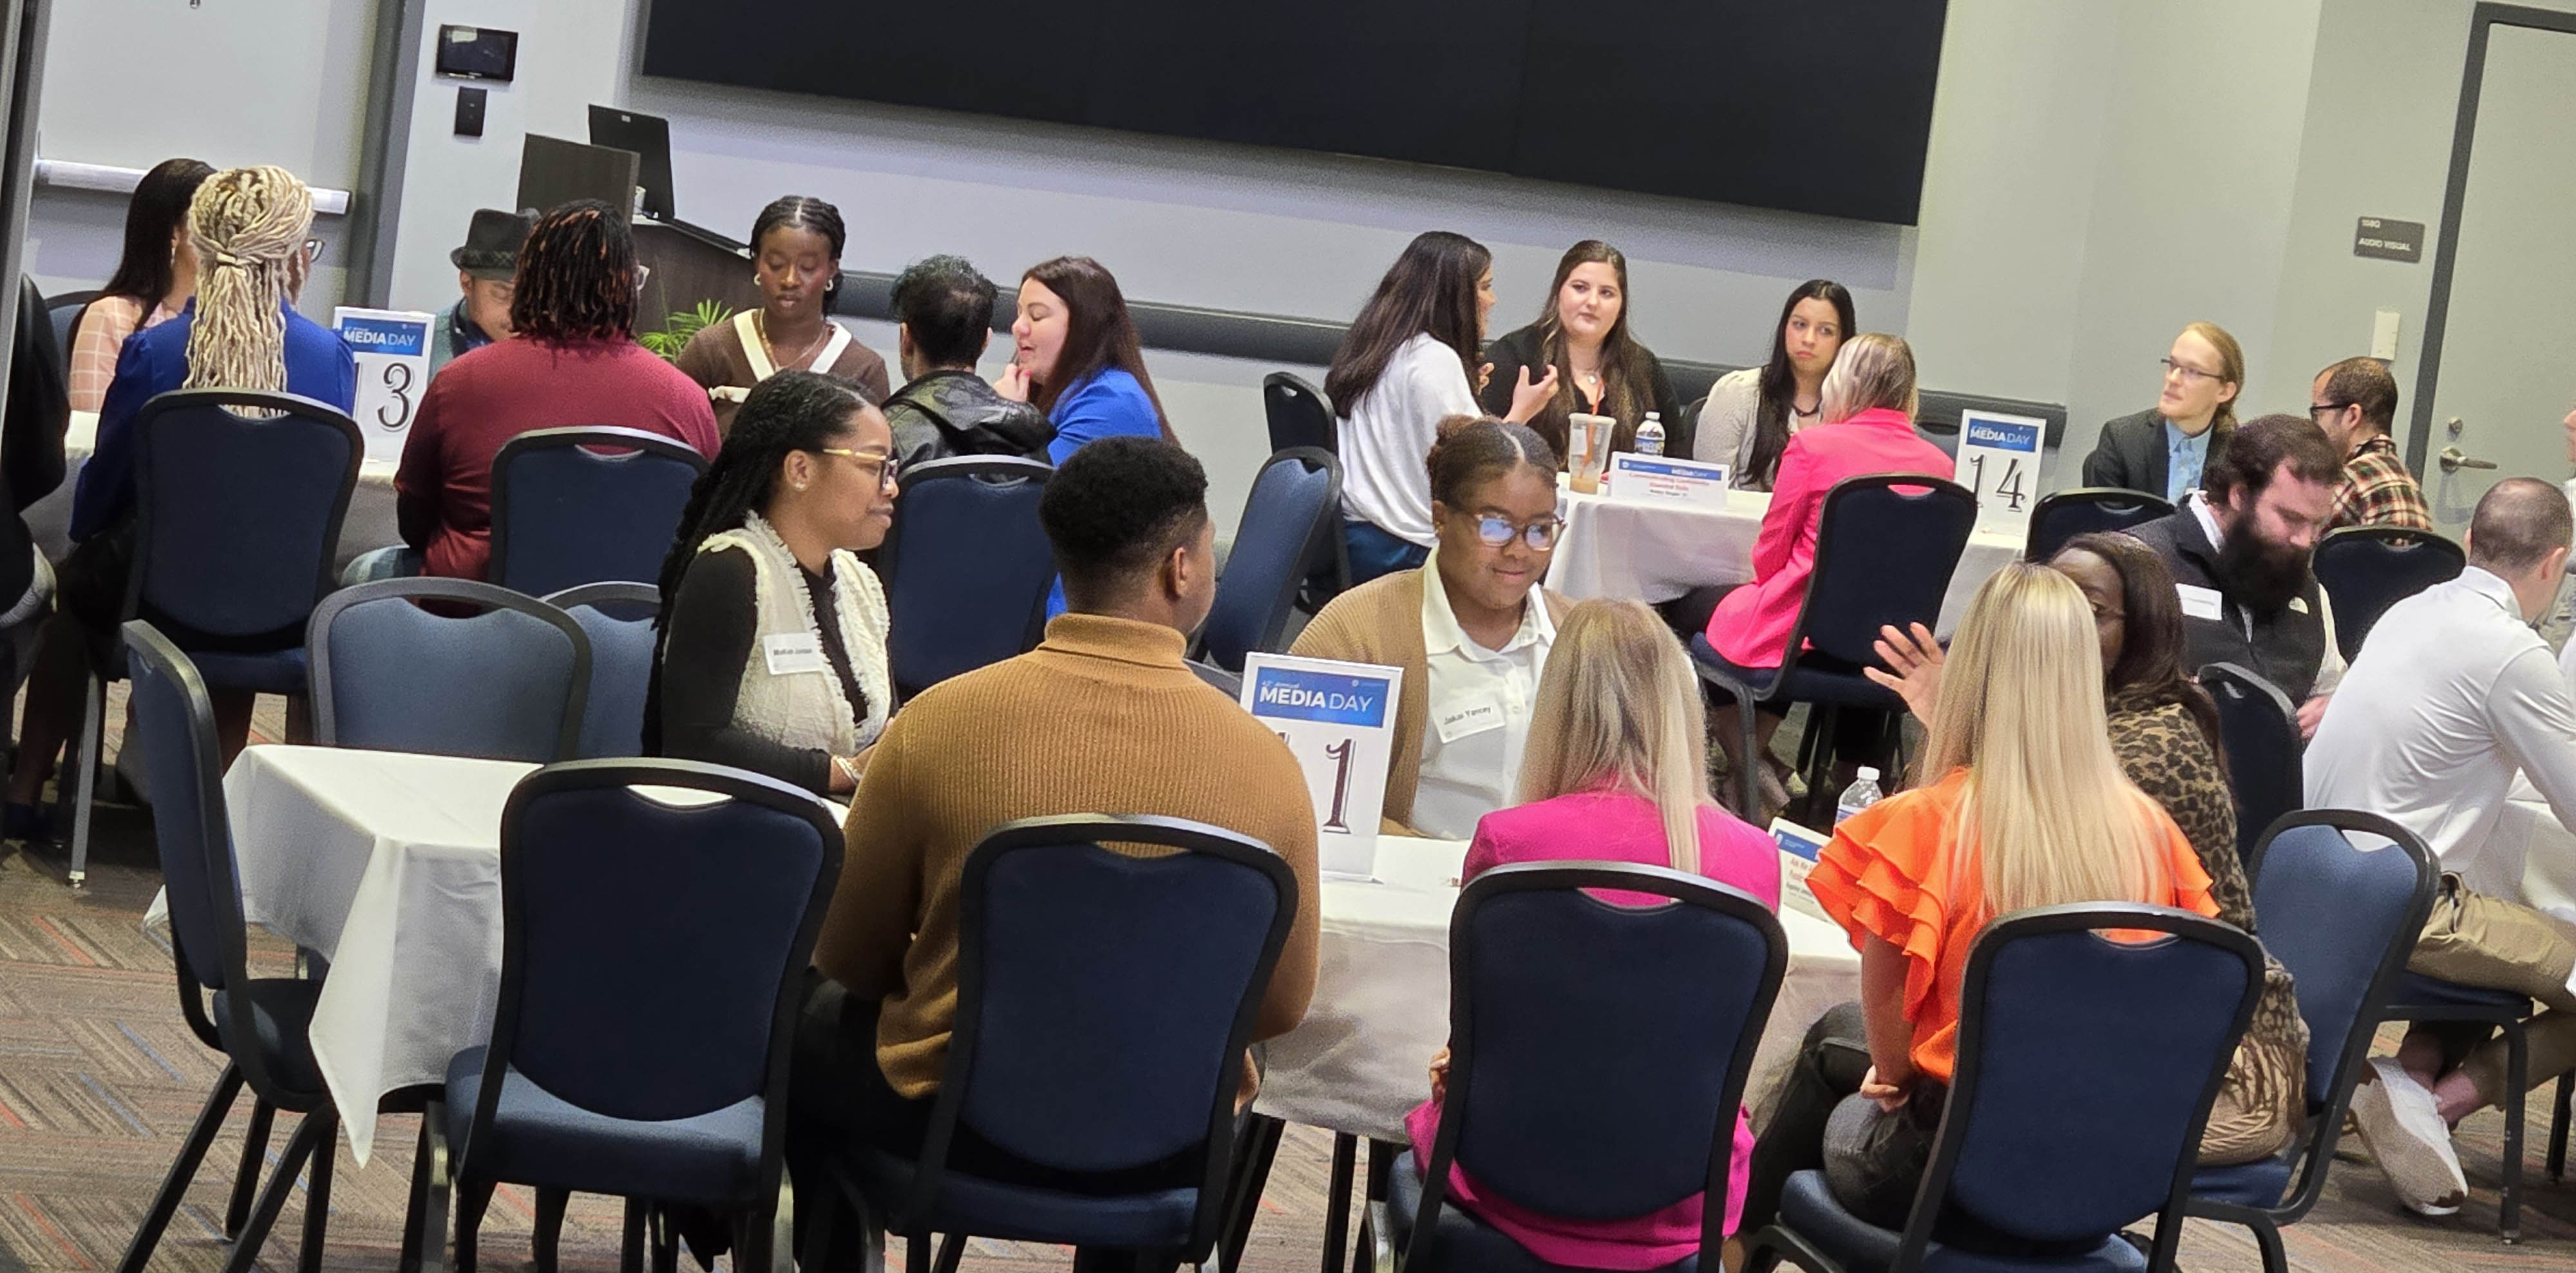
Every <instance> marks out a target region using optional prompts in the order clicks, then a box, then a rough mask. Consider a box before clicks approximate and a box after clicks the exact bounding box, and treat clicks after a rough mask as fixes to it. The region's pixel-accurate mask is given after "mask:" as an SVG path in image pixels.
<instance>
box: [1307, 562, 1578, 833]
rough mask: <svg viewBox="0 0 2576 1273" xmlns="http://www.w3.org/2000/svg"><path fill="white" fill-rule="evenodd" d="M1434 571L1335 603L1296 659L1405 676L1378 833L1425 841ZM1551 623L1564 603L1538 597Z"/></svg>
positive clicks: (1405, 574) (1366, 587)
mask: <svg viewBox="0 0 2576 1273" xmlns="http://www.w3.org/2000/svg"><path fill="white" fill-rule="evenodd" d="M1432 569H1433V567H1431V566H1429V565H1424V566H1421V567H1418V568H1416V569H1413V570H1406V571H1400V572H1398V573H1396V574H1392V575H1381V576H1379V577H1377V578H1375V579H1372V580H1370V581H1368V582H1367V583H1364V584H1361V585H1360V586H1359V587H1356V588H1353V589H1351V590H1350V591H1349V592H1345V593H1343V594H1342V595H1340V596H1338V597H1335V598H1333V599H1332V601H1331V602H1330V603H1329V604H1327V605H1326V606H1325V607H1324V612H1323V613H1322V614H1319V615H1316V616H1315V621H1314V622H1313V623H1310V624H1307V625H1306V630H1305V631H1304V632H1301V633H1299V634H1298V635H1297V644H1296V645H1295V646H1293V647H1291V648H1290V649H1289V651H1288V652H1289V653H1290V654H1295V655H1299V656H1301V657H1304V658H1310V659H1339V660H1341V661H1342V662H1345V663H1377V664H1381V665H1384V666H1387V667H1400V668H1403V669H1404V688H1403V689H1402V691H1400V692H1399V693H1398V694H1397V695H1396V702H1395V756H1394V759H1393V760H1391V761H1390V762H1388V765H1387V771H1386V805H1385V807H1384V809H1383V810H1382V814H1381V817H1380V820H1379V831H1380V832H1381V833H1382V834H1386V835H1418V834H1420V832H1417V831H1415V830H1414V829H1413V825H1412V824H1413V793H1414V790H1415V789H1416V788H1417V787H1419V786H1420V785H1421V782H1422V728H1423V721H1424V719H1425V718H1427V717H1428V716H1429V715H1430V714H1431V683H1430V682H1431V655H1430V652H1429V651H1428V650H1427V649H1426V648H1425V647H1424V644H1423V640H1422V589H1423V587H1424V582H1425V580H1427V579H1429V578H1430V575H1431V572H1432ZM1538 591H1539V596H1540V598H1541V599H1542V600H1543V601H1544V602H1545V603H1546V605H1547V617H1548V618H1549V619H1551V620H1554V621H1555V622H1558V623H1563V622H1564V621H1565V608H1566V606H1567V604H1568V603H1567V601H1566V599H1565V598H1563V597H1561V596H1558V595H1557V594H1555V593H1553V592H1550V591H1548V590H1547V589H1546V588H1541V589H1539V590H1538Z"/></svg>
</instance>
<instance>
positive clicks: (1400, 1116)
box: [1255, 838, 1860, 1141]
mask: <svg viewBox="0 0 2576 1273" xmlns="http://www.w3.org/2000/svg"><path fill="white" fill-rule="evenodd" d="M1466 857H1467V846H1466V845H1465V844H1464V843H1461V842H1459V841H1455V840H1411V839H1402V838H1384V839H1380V840H1379V841H1378V847H1377V879H1376V880H1374V881H1369V882H1359V881H1349V880H1326V881H1325V882H1324V914H1323V940H1322V942H1321V946H1320V949H1319V950H1318V951H1317V959H1316V973H1315V1001H1314V1005H1313V1006H1312V1007H1309V1008H1308V1009H1307V1010H1306V1020H1305V1023H1304V1024H1302V1025H1299V1026H1298V1027H1297V1028H1296V1029H1294V1030H1291V1031H1289V1032H1288V1033H1287V1034H1285V1035H1282V1036H1281V1037H1279V1038H1276V1039H1273V1040H1271V1041H1270V1046H1269V1066H1268V1069H1267V1071H1266V1073H1265V1075H1264V1077H1263V1080H1262V1085H1261V1099H1260V1101H1259V1102H1258V1103H1257V1104H1256V1105H1255V1108H1256V1109H1258V1110H1259V1111H1260V1112H1261V1113H1264V1114H1268V1115H1271V1116H1273V1117H1276V1118H1281V1119H1285V1120H1287V1121H1288V1122H1292V1123H1303V1124H1306V1125H1308V1126H1311V1127H1324V1128H1329V1129H1331V1130H1333V1131H1337V1132H1352V1133H1355V1134H1358V1135H1362V1136H1368V1137H1373V1138H1375V1139H1378V1140H1390V1141H1402V1140H1404V1139H1405V1132H1404V1116H1405V1115H1406V1114H1407V1113H1410V1112H1411V1111H1412V1109H1413V1107H1414V1106H1416V1105H1419V1104H1421V1103H1422V1102H1424V1101H1426V1100H1429V1099H1431V1078H1430V1064H1431V1055H1432V1054H1433V1053H1435V1052H1437V1051H1439V1050H1440V1049H1441V1048H1442V1047H1443V1046H1445V1045H1446V1044H1447V1043H1448V1041H1449V911H1450V909H1451V907H1453V906H1455V905H1456V904H1457V901H1458V888H1457V885H1456V884H1455V883H1453V881H1455V880H1456V879H1457V878H1458V870H1459V867H1460V866H1461V864H1463V863H1464V862H1465V860H1466ZM1780 926H1781V928H1783V929H1784V930H1786V931H1787V933H1788V936H1789V970H1788V974H1787V976H1786V977H1784V978H1783V979H1782V981H1781V983H1780V997H1779V1000H1778V1002H1777V1003H1776V1004H1774V1005H1773V1007H1772V1009H1771V1020H1770V1024H1769V1026H1768V1027H1767V1028H1765V1029H1764V1030H1763V1032H1762V1043H1761V1045H1760V1047H1759V1049H1758V1050H1757V1051H1756V1052H1755V1054H1754V1058H1753V1072H1752V1074H1751V1075H1750V1076H1749V1077H1748V1078H1747V1079H1746V1081H1745V1087H1744V1091H1745V1102H1746V1104H1747V1105H1751V1106H1755V1107H1756V1108H1757V1109H1758V1108H1764V1107H1765V1106H1766V1101H1767V1097H1768V1095H1769V1093H1770V1092H1771V1089H1772V1088H1773V1087H1774V1086H1775V1085H1776V1084H1777V1083H1778V1082H1779V1077H1780V1075H1781V1074H1782V1073H1783V1072H1784V1071H1785V1070H1787V1068H1788V1066H1789V1063H1790V1062H1791V1061H1792V1060H1793V1059H1795V1057H1796V1053H1797V1047H1798V1042H1799V1040H1801V1039H1803V1038H1804V1037H1806V1033H1807V1027H1809V1026H1811V1025H1813V1024H1815V1021H1816V1018H1818V1017H1820V1016H1823V1015H1824V1013H1825V1010H1826V1009H1828V1008H1831V1007H1833V1006H1834V1005H1835V1004H1838V1003H1842V1002H1844V1001H1846V1000H1851V999H1857V998H1859V997H1860V956H1859V954H1858V953H1856V952H1854V951H1853V950H1852V947H1851V941H1850V939H1849V938H1847V937H1845V936H1844V935H1843V933H1842V930H1840V929H1838V928H1835V927H1834V926H1833V925H1831V924H1828V923H1826V922H1824V921H1823V920H1820V919H1816V918H1814V917H1813V916H1810V915H1807V914H1804V913H1803V912H1799V911H1793V910H1786V909H1784V910H1782V911H1781V913H1780ZM1757 1121H1759V1120H1758V1119H1757Z"/></svg>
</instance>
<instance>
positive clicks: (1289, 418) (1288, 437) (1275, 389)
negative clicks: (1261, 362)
mask: <svg viewBox="0 0 2576 1273" xmlns="http://www.w3.org/2000/svg"><path fill="white" fill-rule="evenodd" d="M1261 411H1262V414H1263V415H1264V416H1266V417H1268V419H1269V422H1270V451H1271V453H1272V454H1273V455H1276V454H1278V453H1279V452H1281V451H1285V450H1289V449H1291V448H1293V447H1301V446H1311V447H1314V448H1316V449H1318V450H1322V451H1327V452H1331V453H1333V454H1337V455H1338V454H1340V452H1341V448H1340V447H1339V446H1338V445H1336V438H1335V435H1334V428H1333V404H1332V403H1330V402H1328V401H1326V400H1325V398H1324V391H1323V390H1321V389H1318V388H1316V387H1315V386H1314V385H1313V384H1311V383H1309V382H1308V381H1307V380H1306V379H1305V378H1304V377H1302V376H1297V375H1292V374H1290V373H1288V372H1285V371H1274V372H1271V373H1270V374H1269V375H1266V376H1263V377H1262V378H1261Z"/></svg>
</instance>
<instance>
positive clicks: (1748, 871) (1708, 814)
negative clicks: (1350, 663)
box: [1405, 600, 1780, 1270]
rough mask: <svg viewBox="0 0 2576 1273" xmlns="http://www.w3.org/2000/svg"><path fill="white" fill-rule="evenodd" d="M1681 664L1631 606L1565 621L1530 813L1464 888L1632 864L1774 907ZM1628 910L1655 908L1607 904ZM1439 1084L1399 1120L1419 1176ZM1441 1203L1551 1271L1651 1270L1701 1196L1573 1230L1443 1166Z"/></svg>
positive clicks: (1595, 608)
mask: <svg viewBox="0 0 2576 1273" xmlns="http://www.w3.org/2000/svg"><path fill="white" fill-rule="evenodd" d="M1693 679H1694V678H1693V675H1692V673H1691V669H1690V656H1689V655H1687V654H1685V653H1683V652H1682V647H1681V643H1680V642H1679V641H1677V640H1675V639H1674V637H1673V634H1672V631H1671V629H1669V628H1667V627H1665V626H1664V623H1663V621H1662V620H1661V619H1659V618H1657V617H1656V615H1655V612H1654V611H1652V610H1650V609H1647V608H1646V607H1645V606H1644V605H1643V604H1641V603H1639V602H1635V601H1608V600H1592V601H1585V602H1582V603H1580V604H1578V605H1576V606H1574V607H1573V608H1572V609H1571V610H1569V611H1567V612H1566V616H1565V618H1564V620H1563V622H1561V623H1560V624H1559V625H1558V626H1557V633H1556V645H1555V647H1554V649H1553V652H1552V653H1551V654H1550V655H1549V657H1548V660H1547V670H1546V671H1545V672H1544V673H1543V674H1541V676H1540V679H1539V688H1538V697H1537V700H1536V702H1535V704H1534V705H1533V706H1532V708H1531V713H1530V732H1529V742H1528V744H1527V746H1526V749H1525V751H1524V753H1523V757H1522V762H1521V772H1520V795H1521V798H1522V799H1523V800H1524V801H1526V802H1527V803H1524V804H1521V805H1517V806H1515V807H1513V808H1509V809H1503V810H1499V811H1497V812H1494V813H1489V814H1486V815H1485V817H1484V819H1483V820H1482V821H1480V822H1479V823H1478V824H1477V826H1476V838H1475V840H1474V842H1473V843H1472V844H1470V845H1469V847H1468V849H1467V866H1466V870H1465V872H1464V875H1465V878H1466V879H1470V880H1472V879H1474V878H1476V876H1478V875H1479V874H1482V873H1483V872H1485V871H1488V870H1491V869H1492V868H1494V867H1498V866H1509V865H1512V864H1514V863H1518V862H1551V861H1564V860H1567V859H1569V858H1578V859H1582V860H1587V861H1604V862H1637V863H1642V864H1645V865H1648V866H1670V867H1673V868H1675V869H1677V870H1683V871H1691V872H1695V873H1697V874H1700V875H1705V876H1707V877H1708V878H1710V879H1712V880H1715V881H1717V882H1718V883H1720V884H1725V885H1730V886H1732V887H1735V888H1739V889H1742V890H1744V891H1745V892H1747V893H1750V894H1752V895H1753V896H1755V897H1758V898H1760V899H1762V903H1763V905H1765V906H1768V907H1770V908H1771V909H1773V910H1775V911H1776V910H1778V909H1779V908H1780V851H1779V849H1778V848H1777V847H1775V846H1774V845H1773V843H1772V841H1771V837H1770V836H1768V835H1766V834H1764V833H1762V832H1760V831H1757V830H1755V829H1753V828H1752V827H1750V826H1747V825H1746V824H1745V823H1743V822H1742V821H1740V820H1738V819H1737V818H1736V817H1735V815H1733V814H1730V813H1728V812H1726V811H1725V810H1724V809H1721V808H1718V807H1717V806H1716V805H1715V804H1714V803H1711V802H1710V800H1709V797H1708V781H1707V774H1708V743H1707V734H1706V732H1705V729H1704V724H1705V720H1704V717H1703V716H1702V714H1701V710H1700V701H1699V695H1698V694H1697V693H1696V692H1694V690H1693ZM1603 900H1605V901H1610V902H1624V903H1629V904H1639V903H1650V902H1658V901H1661V900H1662V899H1660V898H1655V897H1650V896H1641V895H1637V894H1620V893H1616V892H1612V893H1607V894H1605V896H1604V898H1603ZM1448 1074H1449V1052H1448V1049H1446V1048H1443V1049H1441V1051H1440V1055H1438V1056H1437V1057H1434V1058H1433V1059H1432V1062H1431V1099H1430V1100H1429V1101H1427V1102H1425V1103H1424V1104H1423V1105H1422V1106H1421V1107H1419V1108H1417V1109H1415V1110H1414V1111H1413V1114H1412V1115H1411V1117H1409V1118H1407V1119H1406V1120H1405V1128H1406V1130H1407V1131H1409V1132H1411V1133H1412V1138H1413V1164H1414V1166H1413V1169H1414V1170H1416V1171H1420V1170H1422V1167H1423V1164H1425V1163H1428V1162H1429V1161H1430V1160H1431V1141H1432V1137H1433V1135H1434V1133H1436V1132H1437V1131H1438V1130H1439V1127H1440V1101H1441V1098H1442V1097H1443V1095H1445V1089H1446V1086H1447V1081H1448ZM1752 1153H1753V1131H1752V1128H1751V1126H1750V1125H1749V1124H1748V1123H1747V1122H1746V1121H1745V1118H1744V1113H1743V1111H1742V1110H1738V1111H1736V1115H1735V1147H1734V1152H1733V1154H1732V1155H1731V1159H1732V1161H1731V1163H1730V1164H1729V1172H1728V1177H1727V1179H1728V1184H1727V1190H1726V1199H1725V1206H1726V1228H1727V1231H1728V1232H1730V1233H1731V1232H1733V1231H1734V1229H1735V1218H1736V1216H1737V1215H1738V1214H1739V1213H1740V1212H1741V1211H1742V1210H1743V1206H1744V1184H1745V1172H1746V1165H1747V1164H1748V1163H1749V1162H1750V1161H1751V1155H1752ZM1449 1199H1450V1201H1451V1202H1453V1203H1455V1204H1457V1205H1458V1206H1460V1207H1462V1208H1464V1209H1466V1210H1467V1211H1469V1212H1472V1213H1474V1214H1475V1215H1476V1217H1477V1218H1479V1219H1481V1220H1483V1221H1484V1222H1485V1223H1487V1224H1489V1225H1491V1226H1493V1227H1494V1228H1495V1229H1498V1230H1500V1231H1502V1232H1503V1233H1505V1234H1507V1235H1509V1236H1510V1237H1511V1238H1512V1240H1514V1241H1516V1242H1518V1243H1520V1244H1521V1245H1522V1246H1523V1247H1525V1248H1527V1249H1528V1250H1529V1253H1530V1254H1532V1255H1534V1256H1537V1257H1538V1258H1539V1259H1541V1260H1544V1261H1546V1262H1548V1263H1550V1264H1561V1265H1572V1266H1575V1267H1579V1268H1591V1269H1621V1270H1628V1269H1655V1268H1661V1267H1663V1266H1665V1265H1667V1264H1671V1263H1673V1262H1674V1261H1676V1260H1679V1259H1682V1258H1684V1257H1686V1256H1689V1255H1692V1254H1694V1253H1696V1252H1697V1251H1698V1250H1699V1240H1700V1221H1701V1214H1702V1211H1703V1208H1704V1201H1703V1196H1700V1195H1694V1196H1692V1197H1690V1198H1687V1199H1684V1200H1683V1201H1681V1202H1677V1203H1675V1204H1673V1205H1672V1206H1669V1207H1666V1208H1664V1209H1663V1210H1661V1211H1658V1212H1656V1213H1654V1214H1652V1215H1645V1216H1637V1217H1633V1218H1630V1219H1625V1220H1571V1219H1566V1218H1563V1217H1559V1216H1547V1215H1540V1214H1538V1213H1536V1212H1532V1211H1529V1210H1527V1209H1524V1208H1521V1207H1516V1206H1513V1205H1512V1204H1511V1203H1509V1202H1506V1201H1504V1200H1503V1199H1500V1198H1497V1197H1494V1196H1492V1195H1491V1194H1490V1193H1487V1192H1485V1191H1483V1190H1481V1189H1479V1188H1478V1187H1477V1184H1476V1182H1475V1180H1474V1178H1472V1177H1470V1176H1469V1175H1468V1174H1467V1172H1466V1169H1465V1168H1463V1167H1458V1166H1455V1165H1452V1166H1451V1168H1450V1172H1449Z"/></svg>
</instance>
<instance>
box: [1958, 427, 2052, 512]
mask: <svg viewBox="0 0 2576 1273" xmlns="http://www.w3.org/2000/svg"><path fill="white" fill-rule="evenodd" d="M2047 437H2048V421H2046V420H2038V419H2033V418H2031V417H2029V416H2017V415H1989V414H1987V413H1986V412H1983V411H1963V412H1960V413H1959V466H1958V468H1957V469H1956V470H1955V471H1956V474H1957V477H1958V482H1959V485H1961V486H1964V487H1967V488H1968V491H1969V493H1970V494H1973V495H1975V496H1976V497H1977V529H1978V530H1982V531H2000V532H2003V533H2005V534H2009V535H2011V536H2012V537H2013V538H2015V539H2017V540H2021V539H2028V538H2029V537H2030V513H2031V509H2032V508H2034V507H2036V506H2037V505H2038V504H2039V491H2040V486H2039V479H2040V473H2039V462H2040V454H2041V453H2040V447H2041V445H2042V444H2043V443H2044V442H2045V440H2046V439H2047Z"/></svg>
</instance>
